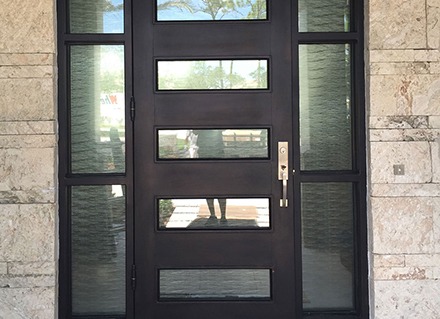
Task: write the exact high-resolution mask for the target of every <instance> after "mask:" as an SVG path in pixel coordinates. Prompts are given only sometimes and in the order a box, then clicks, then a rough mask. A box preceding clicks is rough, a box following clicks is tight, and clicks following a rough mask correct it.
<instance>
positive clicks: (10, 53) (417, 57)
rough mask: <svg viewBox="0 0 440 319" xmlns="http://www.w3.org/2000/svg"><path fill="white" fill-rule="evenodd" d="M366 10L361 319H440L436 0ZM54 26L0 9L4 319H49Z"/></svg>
mask: <svg viewBox="0 0 440 319" xmlns="http://www.w3.org/2000/svg"><path fill="white" fill-rule="evenodd" d="M366 11H369V15H368V16H367V18H366V22H367V26H366V35H367V49H368V51H367V57H368V60H369V61H367V103H368V104H367V110H368V119H369V121H368V127H369V130H368V132H367V133H368V139H369V154H370V155H369V159H368V160H369V169H370V175H369V217H370V227H369V229H370V232H369V235H370V247H369V251H370V257H371V262H372V263H371V274H370V279H371V316H370V317H371V318H376V319H386V318H390V319H397V318H400V319H401V318H404V319H409V318H411V319H415V318H423V319H435V318H440V298H439V296H440V280H439V279H440V52H439V50H438V49H439V42H440V22H439V21H438V20H439V17H440V0H370V2H369V3H367V4H366ZM54 21H55V4H54V1H53V0H50V1H49V0H39V1H34V0H21V1H13V2H11V1H6V0H0V30H1V33H0V92H1V93H0V110H1V111H0V318H1V319H16V318H17V319H18V318H20V319H24V318H26V319H31V318H32V319H52V318H56V317H57V316H56V301H57V298H56V259H57V248H56V241H57V226H56V220H57V213H56V211H57V210H56V192H55V185H56V183H57V180H56V122H55V118H56V113H55V97H56V90H55V82H56V69H55V65H56V61H55V42H56V41H55V39H56V36H55V28H54V24H55V23H54ZM396 164H400V165H404V167H405V174H404V175H394V173H393V166H394V165H396Z"/></svg>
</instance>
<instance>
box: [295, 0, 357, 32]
mask: <svg viewBox="0 0 440 319" xmlns="http://www.w3.org/2000/svg"><path fill="white" fill-rule="evenodd" d="M350 6H351V0H326V1H322V0H299V1H298V15H299V16H298V24H299V31H300V32H349V31H350V15H351V12H350Z"/></svg>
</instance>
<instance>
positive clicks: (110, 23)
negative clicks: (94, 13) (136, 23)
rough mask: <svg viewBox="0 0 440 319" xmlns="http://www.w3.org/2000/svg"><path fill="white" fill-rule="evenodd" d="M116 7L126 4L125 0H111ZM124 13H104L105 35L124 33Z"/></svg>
mask: <svg viewBox="0 0 440 319" xmlns="http://www.w3.org/2000/svg"><path fill="white" fill-rule="evenodd" d="M111 3H112V4H113V5H114V6H118V5H121V4H123V3H124V0H111ZM123 13H124V11H123V10H122V9H121V10H117V11H111V12H106V13H104V33H123V32H124V14H123Z"/></svg>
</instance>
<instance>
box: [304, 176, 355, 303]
mask: <svg viewBox="0 0 440 319" xmlns="http://www.w3.org/2000/svg"><path fill="white" fill-rule="evenodd" d="M301 217H302V218H301V220H302V257H303V306H304V309H308V310H310V309H316V310H323V309H353V306H354V305H353V258H354V256H353V193H352V184H351V183H305V184H303V185H302V187H301Z"/></svg>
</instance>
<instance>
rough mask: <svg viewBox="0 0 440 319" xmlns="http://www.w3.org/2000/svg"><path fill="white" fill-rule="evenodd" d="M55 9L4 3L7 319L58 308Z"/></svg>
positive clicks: (1, 186)
mask: <svg viewBox="0 0 440 319" xmlns="http://www.w3.org/2000/svg"><path fill="white" fill-rule="evenodd" d="M54 14H55V5H54V1H53V0H39V1H34V0H21V1H6V0H0V318H1V319H23V318H26V319H30V318H32V319H50V318H54V317H55V308H56V288H55V287H56V262H55V260H56V247H55V245H56V244H55V243H56V238H57V237H56V233H57V231H56V219H57V218H56V201H55V198H56V195H55V185H56V176H55V175H56V135H55V130H56V122H55V118H56V113H55V98H56V90H55V78H56V73H55V72H56V71H55V64H56V61H55V39H56V37H55V35H54V32H55V28H54Z"/></svg>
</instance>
